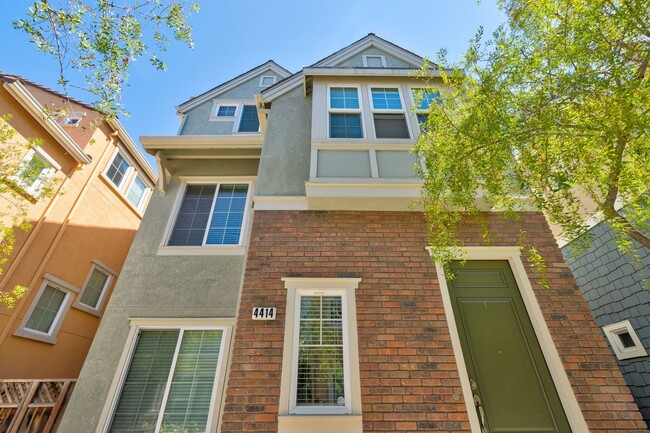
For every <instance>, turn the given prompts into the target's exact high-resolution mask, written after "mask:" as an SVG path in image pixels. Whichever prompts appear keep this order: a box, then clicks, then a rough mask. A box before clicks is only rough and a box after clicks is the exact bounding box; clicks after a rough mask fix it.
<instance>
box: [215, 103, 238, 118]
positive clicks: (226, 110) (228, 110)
mask: <svg viewBox="0 0 650 433" xmlns="http://www.w3.org/2000/svg"><path fill="white" fill-rule="evenodd" d="M236 113H237V106H236V105H219V106H218V107H217V117H235V114H236Z"/></svg>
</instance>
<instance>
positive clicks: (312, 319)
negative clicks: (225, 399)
mask: <svg viewBox="0 0 650 433" xmlns="http://www.w3.org/2000/svg"><path fill="white" fill-rule="evenodd" d="M282 280H283V281H284V283H285V288H286V289H287V309H286V311H287V313H286V315H287V316H286V327H285V349H284V357H283V367H282V386H281V396H280V401H281V403H280V408H279V412H280V415H281V417H280V418H281V419H280V428H279V429H278V431H283V428H282V427H283V425H289V424H290V423H292V422H295V420H296V419H298V418H300V416H301V415H307V416H313V415H345V417H343V418H341V421H340V422H350V423H352V424H353V425H354V429H357V428H358V431H361V428H362V426H361V401H360V398H361V391H360V380H359V352H358V350H359V349H358V338H357V325H356V302H355V295H354V291H355V290H356V288H357V287H358V285H359V282H360V281H361V279H360V278H283V279H282ZM352 415H357V416H358V419H357V418H356V417H354V416H352ZM314 422H317V421H314ZM312 427H313V426H312ZM309 431H311V429H310V430H309ZM346 431H348V430H346Z"/></svg>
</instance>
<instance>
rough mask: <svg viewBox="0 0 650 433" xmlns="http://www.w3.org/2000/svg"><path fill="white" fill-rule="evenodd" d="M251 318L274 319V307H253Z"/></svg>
mask: <svg viewBox="0 0 650 433" xmlns="http://www.w3.org/2000/svg"><path fill="white" fill-rule="evenodd" d="M253 320H275V307H255V308H253Z"/></svg>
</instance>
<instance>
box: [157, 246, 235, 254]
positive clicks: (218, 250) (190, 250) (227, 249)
mask: <svg viewBox="0 0 650 433" xmlns="http://www.w3.org/2000/svg"><path fill="white" fill-rule="evenodd" d="M244 254H246V247H244V246H240V245H233V246H212V247H158V255H159V256H243V255H244Z"/></svg>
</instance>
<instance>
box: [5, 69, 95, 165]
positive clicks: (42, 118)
mask: <svg viewBox="0 0 650 433" xmlns="http://www.w3.org/2000/svg"><path fill="white" fill-rule="evenodd" d="M3 86H4V88H5V89H7V91H8V92H9V93H11V95H12V96H13V97H14V98H16V100H17V101H18V102H20V104H21V105H22V106H23V107H24V108H25V109H26V110H27V111H29V112H30V114H32V116H34V117H35V118H36V120H38V122H39V123H40V124H41V125H42V126H43V127H44V128H45V129H46V130H47V131H48V132H49V133H50V134H52V136H53V137H54V138H55V139H56V140H57V141H58V142H59V144H61V146H63V148H64V149H65V150H66V151H67V152H68V153H69V154H70V155H71V156H72V157H73V158H74V159H75V160H76V161H77V162H78V163H80V164H90V162H91V161H92V159H91V158H90V156H89V155H87V154H86V153H85V152H84V151H83V149H82V148H81V147H79V145H78V144H77V143H76V142H75V141H74V140H73V139H72V138H71V137H70V136H69V135H68V133H67V132H65V131H64V130H63V128H61V125H59V124H58V123H57V122H55V121H54V119H52V117H51V116H48V115H47V114H46V113H45V110H43V106H42V105H41V104H40V103H39V102H38V100H36V98H34V96H33V95H32V94H31V93H29V91H28V90H27V88H26V87H25V86H23V85H22V83H20V82H19V81H14V82H12V83H8V82H7V83H4V84H3Z"/></svg>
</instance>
